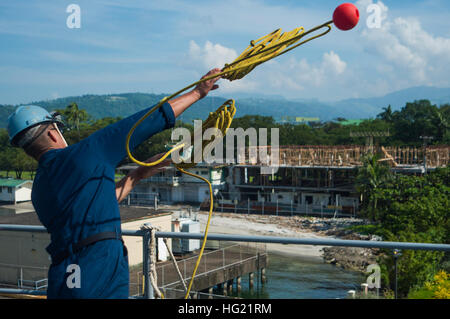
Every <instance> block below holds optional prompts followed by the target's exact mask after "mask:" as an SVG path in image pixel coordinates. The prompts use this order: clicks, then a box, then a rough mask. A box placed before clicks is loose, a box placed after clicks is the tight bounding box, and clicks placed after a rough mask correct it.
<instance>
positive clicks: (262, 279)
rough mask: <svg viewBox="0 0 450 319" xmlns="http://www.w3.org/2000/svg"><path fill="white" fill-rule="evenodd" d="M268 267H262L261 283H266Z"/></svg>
mask: <svg viewBox="0 0 450 319" xmlns="http://www.w3.org/2000/svg"><path fill="white" fill-rule="evenodd" d="M266 279H267V278H266V268H261V284H263V285H264V284H265V283H266V281H267V280H266Z"/></svg>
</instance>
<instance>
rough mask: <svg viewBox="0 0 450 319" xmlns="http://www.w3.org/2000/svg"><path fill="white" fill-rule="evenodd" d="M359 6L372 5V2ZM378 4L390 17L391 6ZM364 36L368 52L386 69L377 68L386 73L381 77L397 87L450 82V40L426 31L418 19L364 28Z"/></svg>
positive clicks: (397, 20)
mask: <svg viewBox="0 0 450 319" xmlns="http://www.w3.org/2000/svg"><path fill="white" fill-rule="evenodd" d="M359 3H364V5H368V4H371V3H372V1H370V0H363V1H359ZM377 4H379V5H381V6H382V8H383V14H384V15H387V12H388V7H387V6H385V5H384V4H383V3H382V2H380V1H379V2H378V3H377ZM361 37H362V44H363V45H364V47H365V48H366V51H368V52H370V53H373V54H375V55H376V56H377V57H378V58H380V59H381V62H380V63H381V64H383V66H382V67H380V66H377V69H378V70H383V74H381V75H383V76H385V77H387V78H390V79H391V81H392V82H393V83H392V87H393V88H395V86H396V84H397V83H402V84H403V85H404V86H405V87H408V86H409V87H410V86H415V85H437V86H442V85H448V84H449V83H450V82H449V80H448V74H449V71H450V39H449V38H443V37H435V36H433V35H431V34H430V33H428V32H427V31H425V30H423V29H422V26H421V24H420V21H419V20H418V19H417V18H414V17H397V18H395V19H393V20H386V21H384V22H383V23H382V25H381V28H378V29H377V28H372V29H371V28H366V29H364V30H363V31H362V33H361ZM389 69H391V70H392V71H389ZM405 79H407V80H408V81H405Z"/></svg>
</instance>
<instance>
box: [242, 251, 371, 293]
mask: <svg viewBox="0 0 450 319" xmlns="http://www.w3.org/2000/svg"><path fill="white" fill-rule="evenodd" d="M266 277H267V282H266V284H265V285H264V286H263V287H261V283H258V284H257V283H256V280H255V285H254V287H255V288H254V293H249V290H248V276H245V277H242V294H241V296H242V297H244V298H270V299H282V298H287V299H336V298H345V297H346V295H347V291H348V290H351V289H353V290H358V289H360V287H361V286H360V285H361V283H363V282H365V278H364V276H363V275H362V274H360V273H357V272H352V271H347V270H343V269H341V268H339V267H336V266H333V265H329V264H325V263H323V262H322V261H321V259H307V258H302V257H292V256H283V255H275V254H273V253H271V254H270V255H269V266H268V268H267V269H266ZM255 279H256V274H255ZM257 285H259V292H258V293H257V292H256V290H257V289H256V288H257Z"/></svg>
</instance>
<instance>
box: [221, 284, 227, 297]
mask: <svg viewBox="0 0 450 319" xmlns="http://www.w3.org/2000/svg"><path fill="white" fill-rule="evenodd" d="M222 287H223V291H222V294H223V295H224V296H228V282H226V281H225V282H224V283H223V284H222Z"/></svg>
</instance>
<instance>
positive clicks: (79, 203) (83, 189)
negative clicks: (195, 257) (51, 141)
mask: <svg viewBox="0 0 450 319" xmlns="http://www.w3.org/2000/svg"><path fill="white" fill-rule="evenodd" d="M148 110H149V109H145V110H142V111H140V112H138V113H136V114H134V115H132V116H130V117H128V118H125V119H123V120H120V121H118V122H116V123H114V124H111V125H109V126H107V127H105V128H103V129H101V130H99V131H97V132H95V133H93V134H92V135H90V136H89V137H87V138H86V139H84V140H82V141H80V142H79V143H76V144H74V145H71V146H68V147H66V148H63V149H56V150H50V151H47V152H46V153H45V154H43V155H42V156H41V158H40V159H39V166H38V169H37V172H36V177H35V179H34V183H33V190H32V202H33V206H34V208H35V210H36V213H37V215H38V217H39V220H40V221H41V222H42V224H43V225H44V226H45V227H46V228H47V231H48V232H49V233H50V238H51V243H50V245H49V246H48V247H47V251H48V253H49V254H50V256H51V257H52V264H51V265H50V269H49V273H48V289H47V296H48V298H128V295H129V273H128V256H127V255H126V254H125V250H124V247H123V244H122V242H121V241H120V240H115V239H110V240H103V241H98V242H96V243H94V244H92V245H89V246H86V247H84V248H83V249H82V250H81V251H79V252H77V253H73V252H72V250H71V248H70V247H71V244H73V243H77V242H79V241H80V240H82V239H84V238H87V237H89V236H92V235H95V234H98V233H100V232H105V231H109V232H116V233H117V234H120V233H121V221H120V213H119V206H118V203H117V199H116V192H115V181H114V174H115V168H116V166H117V165H118V164H119V162H120V161H121V160H122V159H123V158H124V157H125V156H126V150H125V140H126V136H127V133H128V132H129V130H130V129H131V127H132V126H133V124H134V123H136V121H138V120H139V119H140V118H141V117H142V116H143V115H144V114H145V113H146V112H147V111H148ZM174 124H175V116H174V113H173V110H172V107H171V106H170V104H168V103H165V104H163V105H162V107H160V108H159V109H158V110H157V111H155V112H154V113H153V114H152V115H151V116H149V117H148V118H147V119H146V120H145V121H143V122H142V124H141V125H140V126H138V128H137V129H136V130H135V132H134V134H133V136H132V138H131V141H130V149H131V150H133V149H135V148H136V147H137V146H138V145H139V144H141V143H142V142H143V141H145V140H146V139H148V138H149V137H151V136H152V135H154V134H156V133H158V132H160V131H162V130H165V129H167V128H171V127H173V126H174ZM67 250H68V251H69V252H70V254H69V256H68V257H67V258H65V259H64V260H62V261H61V262H59V263H56V262H55V259H57V258H56V257H57V256H60V255H61V253H62V252H64V251H67ZM69 265H77V266H78V267H79V270H80V275H81V276H80V278H81V280H80V282H79V284H80V285H79V288H77V287H73V285H68V284H67V281H68V280H67V279H68V278H69V276H70V275H73V274H74V272H73V271H68V269H69V270H71V269H72V268H70V267H69V268H68V266H69ZM71 267H72V266H71ZM69 279H71V278H69ZM69 281H70V280H69Z"/></svg>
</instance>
